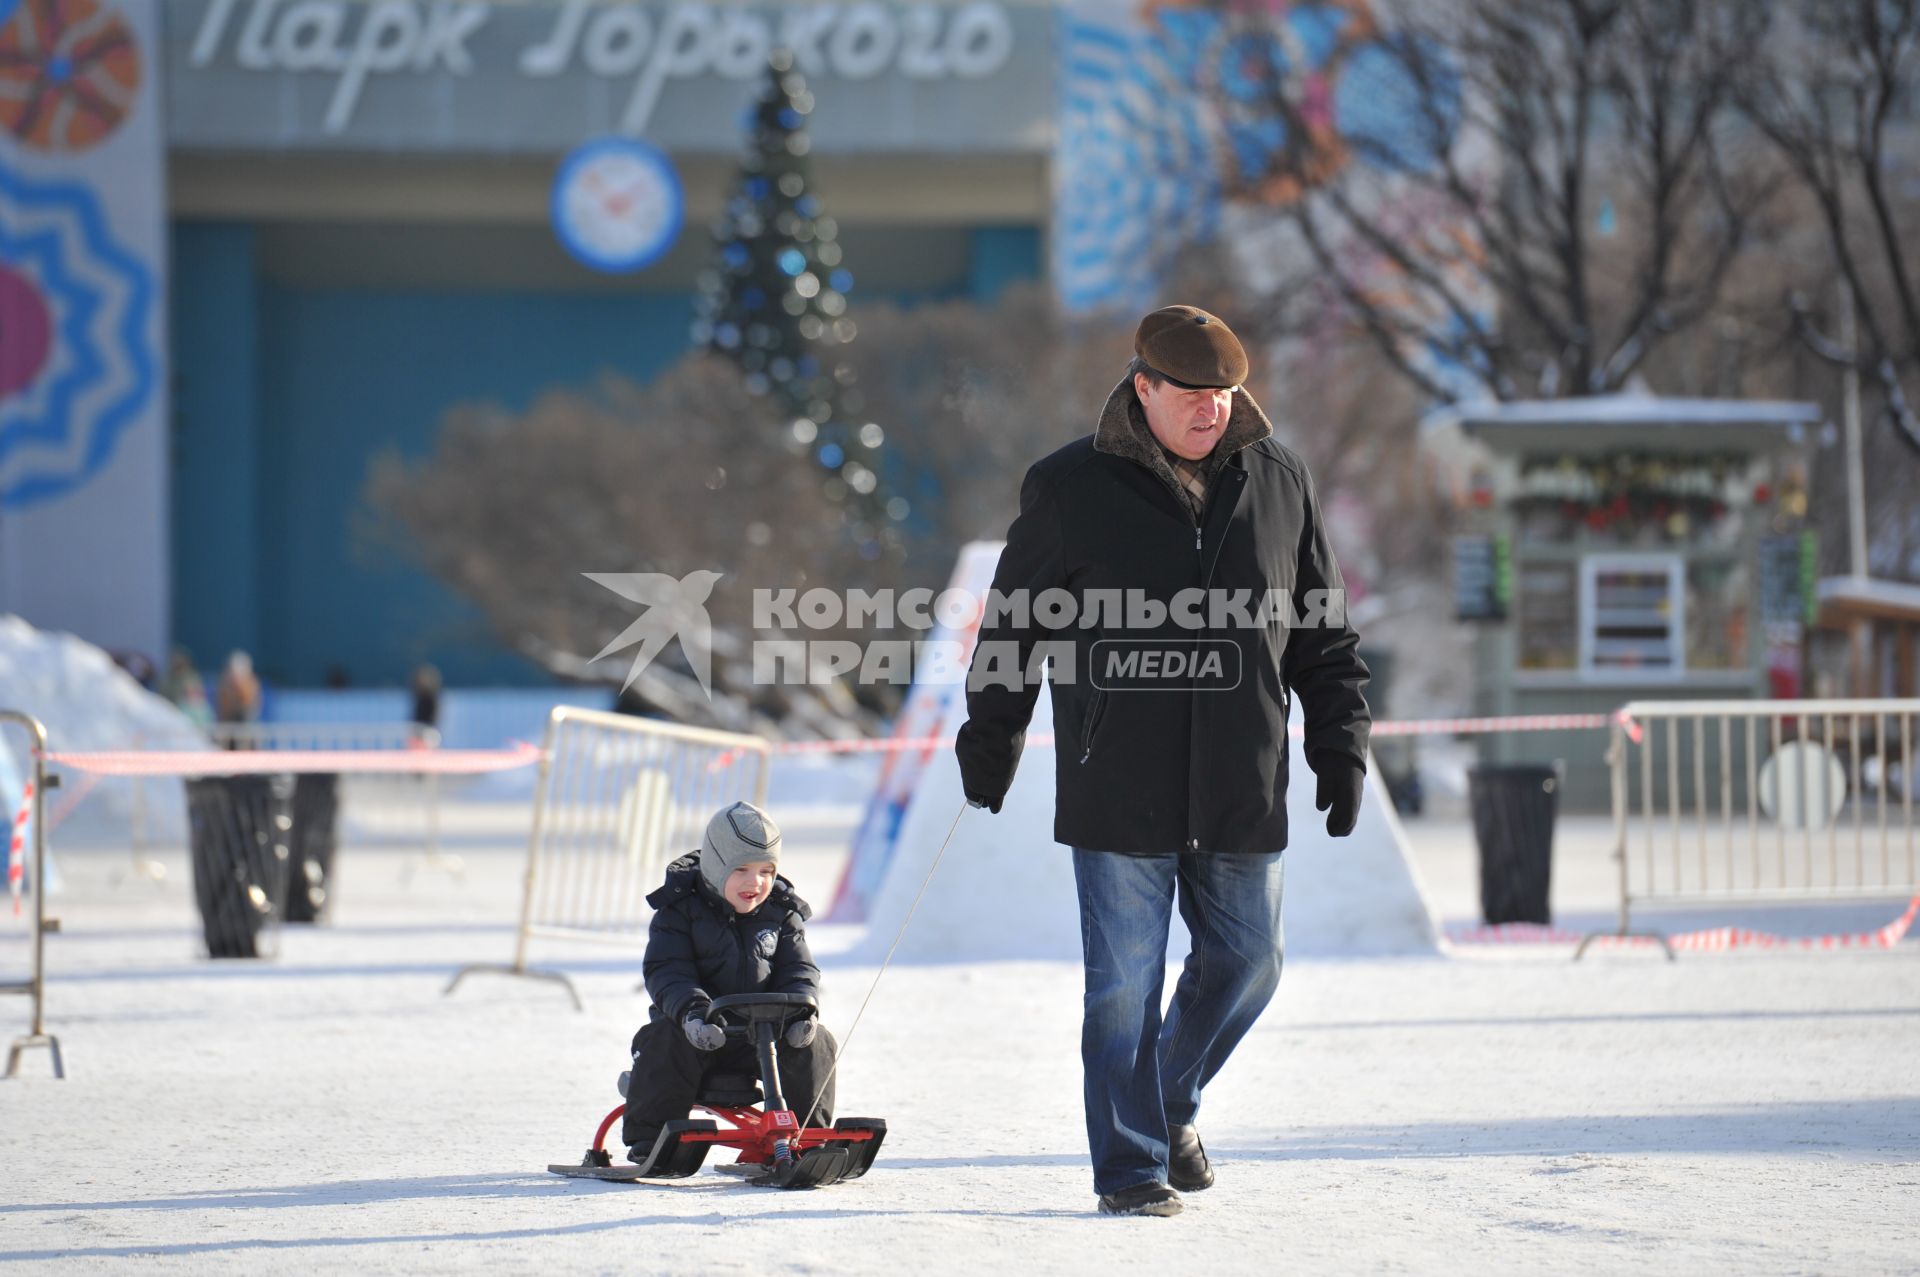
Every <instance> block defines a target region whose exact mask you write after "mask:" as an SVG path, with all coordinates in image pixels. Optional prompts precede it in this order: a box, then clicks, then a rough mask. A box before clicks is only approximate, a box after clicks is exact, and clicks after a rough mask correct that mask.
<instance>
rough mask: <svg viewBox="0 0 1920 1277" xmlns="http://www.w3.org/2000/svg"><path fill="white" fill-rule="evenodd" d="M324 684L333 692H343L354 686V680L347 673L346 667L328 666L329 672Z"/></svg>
mask: <svg viewBox="0 0 1920 1277" xmlns="http://www.w3.org/2000/svg"><path fill="white" fill-rule="evenodd" d="M322 682H323V684H324V685H325V686H326V688H327V690H328V691H331V692H338V691H342V690H344V689H346V688H349V687H352V686H353V678H352V676H351V675H349V674H348V673H347V667H346V666H344V665H329V666H327V672H326V675H325V677H324V678H323V679H322Z"/></svg>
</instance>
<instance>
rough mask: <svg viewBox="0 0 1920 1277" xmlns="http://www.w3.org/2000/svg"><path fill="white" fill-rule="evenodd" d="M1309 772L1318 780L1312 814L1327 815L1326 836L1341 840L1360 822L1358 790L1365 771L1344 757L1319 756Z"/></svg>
mask: <svg viewBox="0 0 1920 1277" xmlns="http://www.w3.org/2000/svg"><path fill="white" fill-rule="evenodd" d="M1313 772H1314V775H1315V776H1317V777H1319V784H1318V785H1317V786H1316V787H1315V789H1314V795H1313V806H1314V810H1316V811H1324V812H1326V813H1327V833H1328V834H1329V835H1331V836H1332V837H1335V838H1345V837H1346V836H1347V835H1348V834H1350V833H1352V832H1353V824H1354V822H1355V821H1356V820H1358V819H1359V818H1360V789H1361V786H1362V785H1363V784H1364V783H1365V781H1366V779H1367V769H1366V768H1364V767H1362V766H1361V765H1360V764H1359V763H1356V762H1354V761H1353V759H1351V758H1349V757H1347V756H1346V755H1345V754H1334V753H1322V754H1319V755H1317V756H1316V757H1315V758H1314V759H1313Z"/></svg>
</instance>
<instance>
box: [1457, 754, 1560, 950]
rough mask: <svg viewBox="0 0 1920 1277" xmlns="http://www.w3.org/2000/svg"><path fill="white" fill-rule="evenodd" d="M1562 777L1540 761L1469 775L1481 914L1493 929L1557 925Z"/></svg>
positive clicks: (1474, 771) (1489, 766)
mask: <svg viewBox="0 0 1920 1277" xmlns="http://www.w3.org/2000/svg"><path fill="white" fill-rule="evenodd" d="M1559 789H1560V781H1559V774H1558V773H1557V772H1556V771H1555V770H1554V769H1553V768H1552V767H1549V766H1546V765H1544V764H1539V763H1503V764H1497V765H1496V764H1482V765H1481V766H1478V767H1474V768H1470V769H1469V770H1468V772H1467V800H1468V803H1469V804H1470V805H1471V807H1472V809H1473V837H1474V841H1475V842H1477V843H1479V845H1480V913H1481V916H1482V917H1484V918H1485V919H1486V920H1487V923H1488V925H1490V926H1498V925H1499V924H1500V923H1503V922H1537V923H1540V924H1541V925H1543V926H1544V925H1545V924H1547V923H1549V922H1551V921H1553V918H1552V915H1551V913H1550V912H1549V911H1548V906H1547V889H1548V887H1549V885H1550V883H1551V880H1552V874H1553V817H1554V812H1555V810H1556V808H1557V807H1558V805H1559V797H1560V795H1559Z"/></svg>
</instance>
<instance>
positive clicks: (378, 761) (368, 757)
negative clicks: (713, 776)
mask: <svg viewBox="0 0 1920 1277" xmlns="http://www.w3.org/2000/svg"><path fill="white" fill-rule="evenodd" d="M46 758H47V760H48V761H49V762H55V763H62V764H64V765H66V766H68V767H72V768H75V769H76V770H78V771H83V772H92V773H96V774H98V775H101V776H239V775H257V774H262V773H272V772H422V773H433V774H435V775H473V774H476V773H480V772H498V771H509V770H511V769H512V768H515V767H526V766H528V765H529V764H532V763H537V762H539V761H540V747H539V746H538V745H530V744H527V743H526V742H524V741H520V742H516V743H515V744H514V746H513V747H512V748H510V749H426V748H422V749H230V750H221V749H205V750H144V749H127V750H100V751H93V752H87V753H77V752H76V753H58V754H56V753H49V754H47V755H46Z"/></svg>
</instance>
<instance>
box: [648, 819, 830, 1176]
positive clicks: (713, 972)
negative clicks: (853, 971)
mask: <svg viewBox="0 0 1920 1277" xmlns="http://www.w3.org/2000/svg"><path fill="white" fill-rule="evenodd" d="M779 863H780V829H779V826H777V825H775V824H774V823H773V817H771V816H769V815H768V814H767V813H766V812H764V811H762V810H760V809H759V808H758V807H756V806H754V805H753V804H752V803H747V802H737V803H734V804H733V805H732V806H730V807H727V808H725V809H724V810H722V811H719V812H716V813H715V814H714V816H713V818H712V819H711V820H709V821H708V822H707V830H706V835H705V837H703V838H702V839H701V841H700V850H698V851H694V852H689V853H688V854H686V855H684V856H682V857H680V858H679V859H678V860H676V861H674V862H673V863H672V864H670V865H668V866H667V880H666V882H665V884H664V885H662V886H661V887H660V889H659V890H657V891H655V892H654V893H653V894H652V895H650V896H648V897H647V903H648V904H650V905H652V906H653V909H654V914H653V925H652V927H651V929H650V930H649V931H648V934H647V956H646V960H645V963H644V968H643V969H644V971H645V973H646V979H647V993H648V994H649V995H650V996H651V997H652V998H653V1007H652V1011H651V1014H650V1017H649V1019H648V1022H647V1023H646V1024H645V1025H644V1026H642V1027H641V1029H640V1031H639V1032H638V1033H636V1034H634V1035H633V1075H632V1077H631V1079H630V1080H629V1082H628V1084H627V1114H626V1121H625V1124H624V1126H623V1127H622V1130H621V1134H622V1136H623V1139H624V1142H625V1143H626V1145H627V1153H628V1157H629V1158H630V1159H631V1160H632V1161H634V1162H636V1163H643V1162H645V1161H646V1160H647V1158H648V1157H649V1156H650V1155H651V1154H652V1152H653V1145H654V1141H655V1140H656V1139H658V1138H659V1135H660V1130H661V1128H662V1127H663V1126H665V1125H666V1123H668V1122H672V1121H678V1120H680V1119H682V1118H684V1117H686V1116H687V1114H688V1112H689V1110H691V1108H692V1107H693V1102H694V1099H695V1097H696V1096H698V1095H699V1093H700V1089H701V1083H702V1081H703V1080H704V1079H705V1078H706V1077H707V1076H708V1075H710V1074H712V1073H714V1072H716V1071H718V1072H726V1073H732V1074H745V1075H747V1076H749V1077H754V1078H758V1077H759V1076H760V1067H759V1063H758V1061H757V1060H756V1059H755V1057H754V1052H753V1047H752V1045H751V1044H750V1043H747V1042H745V1041H740V1040H735V1041H731V1042H730V1041H728V1040H727V1036H726V1034H725V1033H723V1032H722V1031H721V1029H720V1026H719V1025H717V1024H714V1023H712V1021H711V1019H710V1018H709V1012H710V1010H711V1008H712V1006H713V1001H714V999H715V998H722V997H726V996H728V995H729V994H735V993H806V994H811V995H813V996H814V997H816V998H817V997H818V996H819V994H820V968H819V967H817V966H815V965H814V962H813V955H812V954H811V953H809V952H808V951H807V929H806V920H807V919H808V918H809V917H811V916H812V914H813V910H812V909H810V908H808V906H807V902H806V901H804V900H802V899H800V897H799V896H797V895H795V894H794V892H793V884H792V883H790V882H788V881H787V880H786V879H785V878H782V877H780V876H779V874H778V873H777V872H776V871H777V868H778V866H779ZM833 1050H834V1048H833V1038H832V1037H831V1036H830V1035H829V1034H828V1033H827V1032H826V1030H824V1029H821V1028H820V1027H819V1026H818V1025H817V1024H816V1023H815V1021H814V1020H812V1019H806V1020H800V1021H798V1022H796V1023H794V1024H792V1025H790V1026H789V1027H788V1029H787V1031H786V1033H785V1035H784V1036H783V1039H782V1040H781V1041H780V1042H779V1043H778V1044H777V1045H776V1047H775V1052H774V1053H775V1058H776V1059H777V1060H778V1062H779V1065H780V1085H781V1089H782V1090H783V1091H784V1092H785V1098H786V1101H787V1107H788V1108H790V1109H792V1110H793V1111H794V1113H795V1115H796V1116H798V1117H799V1119H800V1120H802V1121H806V1120H807V1118H806V1114H807V1112H808V1111H809V1110H812V1112H813V1114H814V1116H813V1119H812V1122H811V1125H814V1126H829V1125H831V1124H832V1122H833V1080H832V1078H831V1077H829V1076H828V1073H829V1070H831V1068H832V1066H833ZM823 1088H824V1093H823ZM816 1100H818V1107H816V1106H815V1101H816Z"/></svg>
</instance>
